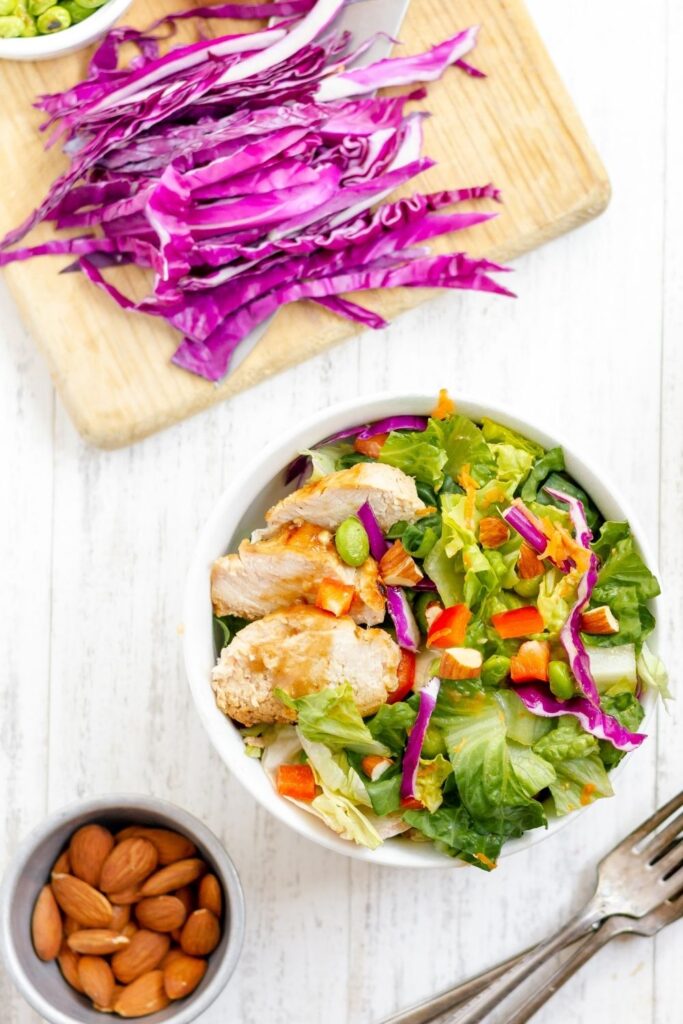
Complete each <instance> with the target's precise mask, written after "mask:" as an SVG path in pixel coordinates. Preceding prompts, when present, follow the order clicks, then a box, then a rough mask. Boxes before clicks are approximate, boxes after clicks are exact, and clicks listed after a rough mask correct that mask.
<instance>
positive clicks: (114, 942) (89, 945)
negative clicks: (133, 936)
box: [66, 928, 130, 956]
mask: <svg viewBox="0 0 683 1024" xmlns="http://www.w3.org/2000/svg"><path fill="white" fill-rule="evenodd" d="M66 941H67V942H68V944H69V949H73V951H74V953H86V954H87V955H88V956H109V954H110V953H116V952H118V950H121V949H125V948H126V947H127V946H128V944H129V943H130V939H129V938H128V937H127V936H125V935H122V934H121V932H114V931H112V930H111V929H110V928H84V929H83V931H80V932H74V933H73V935H70V936H69V938H68V939H67V940H66Z"/></svg>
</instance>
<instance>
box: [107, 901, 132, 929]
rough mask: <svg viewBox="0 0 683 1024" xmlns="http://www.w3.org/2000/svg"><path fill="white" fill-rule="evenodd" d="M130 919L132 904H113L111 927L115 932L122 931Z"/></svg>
mask: <svg viewBox="0 0 683 1024" xmlns="http://www.w3.org/2000/svg"><path fill="white" fill-rule="evenodd" d="M129 921H130V905H129V904H123V903H117V904H115V905H114V906H112V917H111V924H110V926H109V927H110V928H111V929H112V930H113V931H115V932H122V931H123V929H124V928H125V927H126V925H127V924H128V922H129Z"/></svg>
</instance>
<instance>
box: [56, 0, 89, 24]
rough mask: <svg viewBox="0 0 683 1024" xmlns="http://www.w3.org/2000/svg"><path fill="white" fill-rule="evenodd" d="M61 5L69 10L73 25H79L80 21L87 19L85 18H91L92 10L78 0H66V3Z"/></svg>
mask: <svg viewBox="0 0 683 1024" xmlns="http://www.w3.org/2000/svg"><path fill="white" fill-rule="evenodd" d="M61 6H62V7H63V8H64V10H65V11H68V12H69V16H70V17H71V24H72V25H78V23H79V21H85V19H86V18H89V17H90V15H91V14H92V11H89V10H87V9H86V8H85V7H81V5H80V4H79V3H77V2H76V0H64V3H63V4H62V5H61Z"/></svg>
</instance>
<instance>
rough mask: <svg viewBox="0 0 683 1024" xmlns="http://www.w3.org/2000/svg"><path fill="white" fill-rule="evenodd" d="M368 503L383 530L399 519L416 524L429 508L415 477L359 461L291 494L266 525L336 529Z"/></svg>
mask: <svg viewBox="0 0 683 1024" xmlns="http://www.w3.org/2000/svg"><path fill="white" fill-rule="evenodd" d="M366 501H368V502H369V503H370V506H371V508H372V511H373V512H374V513H375V516H376V517H377V521H378V522H379V525H380V526H381V527H382V530H383V531H386V530H388V529H389V528H390V527H391V526H393V525H394V523H397V522H399V520H406V521H407V522H410V523H412V522H414V521H415V519H416V518H417V517H418V515H419V513H420V512H421V511H422V510H423V509H424V508H425V505H424V502H422V501H421V500H420V498H419V497H418V494H417V490H416V488H415V481H414V480H413V478H412V477H410V476H407V475H406V474H405V473H403V472H402V471H401V470H400V469H396V468H395V467H394V466H385V465H383V464H382V463H380V462H359V463H357V465H355V466H351V468H350V469H340V470H339V471H338V472H337V473H329V474H328V475H327V476H324V477H323V478H322V479H321V480H316V482H315V483H312V484H305V485H304V486H303V487H300V488H299V490H298V491H293V492H292V494H288V495H287V497H286V498H283V499H282V501H279V502H278V503H277V505H274V506H273V508H271V509H269V510H268V512H266V522H267V523H268V525H269V526H271V527H273V526H280V525H281V524H282V523H289V522H292V521H293V520H304V521H305V522H308V523H316V524H317V525H318V526H325V527H327V529H328V530H335V529H336V528H337V527H338V526H339V524H340V523H341V522H343V521H344V519H346V518H347V516H351V515H353V514H354V513H356V512H357V511H358V509H359V508H360V507H361V505H363V504H364V503H365V502H366Z"/></svg>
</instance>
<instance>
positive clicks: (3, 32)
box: [0, 16, 24, 39]
mask: <svg viewBox="0 0 683 1024" xmlns="http://www.w3.org/2000/svg"><path fill="white" fill-rule="evenodd" d="M23 28H24V23H23V21H22V20H21V18H17V17H14V16H10V17H6V18H0V39H17V38H18V37H19V36H20V35H21V33H22V30H23Z"/></svg>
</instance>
